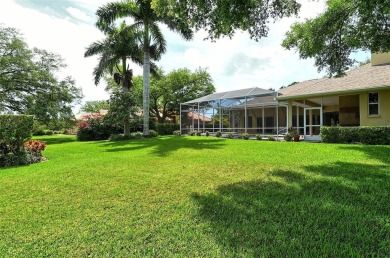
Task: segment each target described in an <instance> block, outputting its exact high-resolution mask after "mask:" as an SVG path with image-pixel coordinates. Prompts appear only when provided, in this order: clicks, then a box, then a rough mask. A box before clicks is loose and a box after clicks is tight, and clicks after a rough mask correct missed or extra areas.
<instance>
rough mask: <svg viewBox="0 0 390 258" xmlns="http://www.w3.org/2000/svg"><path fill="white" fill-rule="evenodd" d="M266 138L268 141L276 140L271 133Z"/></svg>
mask: <svg viewBox="0 0 390 258" xmlns="http://www.w3.org/2000/svg"><path fill="white" fill-rule="evenodd" d="M267 140H268V141H271V142H274V141H276V139H275V137H274V136H272V135H270V136H268V138H267Z"/></svg>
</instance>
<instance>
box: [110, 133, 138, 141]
mask: <svg viewBox="0 0 390 258" xmlns="http://www.w3.org/2000/svg"><path fill="white" fill-rule="evenodd" d="M131 139H135V135H134V134H131V133H129V134H111V135H110V138H109V140H110V141H112V142H117V141H127V140H131Z"/></svg>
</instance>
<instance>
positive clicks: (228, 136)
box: [226, 132, 234, 139]
mask: <svg viewBox="0 0 390 258" xmlns="http://www.w3.org/2000/svg"><path fill="white" fill-rule="evenodd" d="M226 137H227V138H229V139H233V138H234V135H233V133H232V132H228V134H227V136H226Z"/></svg>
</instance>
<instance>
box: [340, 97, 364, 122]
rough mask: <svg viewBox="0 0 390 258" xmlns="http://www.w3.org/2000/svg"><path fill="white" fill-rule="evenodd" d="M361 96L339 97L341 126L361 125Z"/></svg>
mask: <svg viewBox="0 0 390 258" xmlns="http://www.w3.org/2000/svg"><path fill="white" fill-rule="evenodd" d="M359 119H360V117H359V95H347V96H340V97H339V123H340V125H341V126H350V125H359V124H360V123H359Z"/></svg>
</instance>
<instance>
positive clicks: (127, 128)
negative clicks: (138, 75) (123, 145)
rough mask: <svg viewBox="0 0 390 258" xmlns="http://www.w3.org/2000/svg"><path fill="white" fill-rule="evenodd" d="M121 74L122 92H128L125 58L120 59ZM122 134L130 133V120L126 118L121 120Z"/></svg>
mask: <svg viewBox="0 0 390 258" xmlns="http://www.w3.org/2000/svg"><path fill="white" fill-rule="evenodd" d="M122 65H123V68H122V69H123V72H122V90H123V92H125V93H126V92H129V85H127V80H126V78H125V75H126V58H122ZM123 133H124V134H129V133H130V119H129V117H128V116H126V117H125V119H124V120H123Z"/></svg>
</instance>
